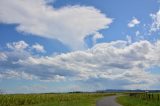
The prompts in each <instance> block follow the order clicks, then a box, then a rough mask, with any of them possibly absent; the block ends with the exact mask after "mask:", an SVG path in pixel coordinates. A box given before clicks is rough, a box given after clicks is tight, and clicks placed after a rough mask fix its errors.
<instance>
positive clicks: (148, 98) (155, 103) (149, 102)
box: [117, 93, 160, 106]
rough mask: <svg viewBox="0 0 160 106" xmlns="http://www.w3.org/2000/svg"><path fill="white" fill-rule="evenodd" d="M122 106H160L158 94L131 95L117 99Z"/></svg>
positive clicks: (159, 95)
mask: <svg viewBox="0 0 160 106" xmlns="http://www.w3.org/2000/svg"><path fill="white" fill-rule="evenodd" d="M117 102H118V103H120V104H122V105H123V106H160V94H159V93H154V94H151V93H148V94H147V93H131V94H128V95H126V96H120V97H118V98H117Z"/></svg>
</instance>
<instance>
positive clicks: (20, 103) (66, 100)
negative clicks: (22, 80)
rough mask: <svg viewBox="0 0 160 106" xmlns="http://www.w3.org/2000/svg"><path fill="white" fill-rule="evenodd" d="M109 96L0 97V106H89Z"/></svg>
mask: <svg viewBox="0 0 160 106" xmlns="http://www.w3.org/2000/svg"><path fill="white" fill-rule="evenodd" d="M109 95H113V94H105V93H104V94H102V93H79V94H12V95H0V106H32V105H33V106H42V105H41V104H43V106H53V105H54V106H71V104H72V106H81V105H82V106H83V104H86V106H91V105H90V104H93V103H95V101H96V99H97V98H100V97H104V96H109ZM83 102H84V103H83ZM45 104H46V105H45ZM47 104H48V105H47ZM49 104H52V105H49ZM78 104H79V105H78Z"/></svg>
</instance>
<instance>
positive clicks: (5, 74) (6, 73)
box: [0, 70, 37, 80]
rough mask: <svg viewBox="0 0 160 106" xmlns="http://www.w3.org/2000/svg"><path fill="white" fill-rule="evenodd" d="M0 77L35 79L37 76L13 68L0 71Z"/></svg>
mask: <svg viewBox="0 0 160 106" xmlns="http://www.w3.org/2000/svg"><path fill="white" fill-rule="evenodd" d="M0 78H3V79H4V78H7V79H12V78H20V79H27V80H33V79H37V77H36V76H34V75H32V74H28V73H25V72H23V71H22V72H19V71H15V70H7V71H4V72H0Z"/></svg>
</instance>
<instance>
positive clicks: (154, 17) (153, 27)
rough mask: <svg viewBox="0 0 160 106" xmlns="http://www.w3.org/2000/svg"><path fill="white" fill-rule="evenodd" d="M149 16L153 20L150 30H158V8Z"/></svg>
mask: <svg viewBox="0 0 160 106" xmlns="http://www.w3.org/2000/svg"><path fill="white" fill-rule="evenodd" d="M150 16H151V18H152V20H153V23H152V25H151V29H150V32H156V31H158V30H160V10H159V11H158V12H157V13H155V14H151V15H150Z"/></svg>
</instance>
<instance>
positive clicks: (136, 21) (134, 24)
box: [128, 17, 140, 28]
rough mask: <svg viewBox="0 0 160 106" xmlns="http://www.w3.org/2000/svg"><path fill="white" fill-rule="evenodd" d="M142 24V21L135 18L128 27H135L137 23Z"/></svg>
mask: <svg viewBox="0 0 160 106" xmlns="http://www.w3.org/2000/svg"><path fill="white" fill-rule="evenodd" d="M138 24H140V21H139V20H138V19H137V18H135V17H134V18H133V19H132V20H131V21H130V22H129V23H128V27H130V28H132V27H135V26H136V25H138Z"/></svg>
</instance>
